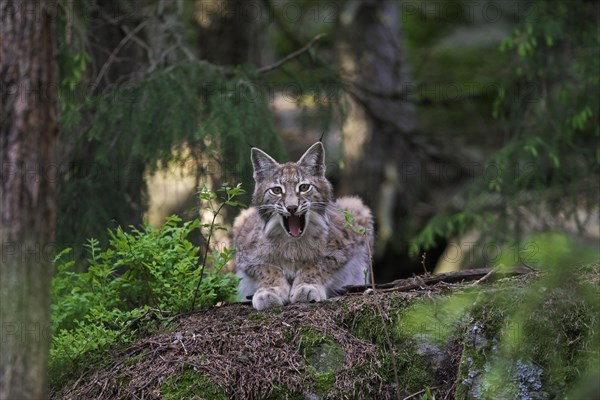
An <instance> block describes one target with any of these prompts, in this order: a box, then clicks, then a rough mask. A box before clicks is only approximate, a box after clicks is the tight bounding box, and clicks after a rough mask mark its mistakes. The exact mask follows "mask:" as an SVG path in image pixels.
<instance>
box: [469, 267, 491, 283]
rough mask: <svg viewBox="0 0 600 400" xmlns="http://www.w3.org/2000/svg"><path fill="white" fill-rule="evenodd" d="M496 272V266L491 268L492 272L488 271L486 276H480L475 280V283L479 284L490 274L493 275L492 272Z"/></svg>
mask: <svg viewBox="0 0 600 400" xmlns="http://www.w3.org/2000/svg"><path fill="white" fill-rule="evenodd" d="M494 272H496V268H490V272H488V273H487V274H485V275H484V276H482V277H481V278H479V279H477V280H476V281H475V282H473V285H479V284H480V283H481V282H483V281H485V280H486V279H488V278H489V277H490V276H492V274H493V273H494Z"/></svg>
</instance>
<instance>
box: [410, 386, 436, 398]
mask: <svg viewBox="0 0 600 400" xmlns="http://www.w3.org/2000/svg"><path fill="white" fill-rule="evenodd" d="M435 389H437V386H434V387H431V388H429V390H435ZM425 391H427V389H421V390H419V391H418V392H416V393H413V394H411V395H410V396H406V397H405V398H403V399H402V400H409V399H412V398H413V397H415V396H418V395H420V394H423V393H425Z"/></svg>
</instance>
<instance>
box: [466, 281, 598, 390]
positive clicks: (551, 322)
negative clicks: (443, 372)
mask: <svg viewBox="0 0 600 400" xmlns="http://www.w3.org/2000/svg"><path fill="white" fill-rule="evenodd" d="M582 280H584V279H581V276H579V271H577V270H571V271H568V273H566V274H565V273H562V272H553V273H550V274H546V275H544V277H543V279H540V280H539V281H538V282H537V283H535V284H534V285H532V286H531V287H529V288H528V289H524V288H519V287H513V288H504V289H494V290H486V291H484V292H482V294H481V296H480V298H479V299H478V301H477V303H476V304H475V305H474V307H473V308H472V310H471V313H470V314H471V315H470V319H469V321H468V322H467V324H466V325H465V329H464V339H463V352H462V357H461V361H460V368H459V372H458V377H457V381H456V384H457V385H456V393H455V397H456V398H458V399H464V398H472V397H485V398H487V397H493V398H499V397H501V398H522V399H536V398H547V397H555V396H557V395H559V394H563V393H565V392H566V391H567V390H568V389H569V388H571V387H573V386H574V385H576V383H577V382H578V381H580V380H581V379H582V375H583V374H584V373H585V371H588V370H590V365H593V363H594V362H595V363H597V359H598V354H600V344H599V343H598V333H597V332H598V315H600V304H599V300H598V290H597V288H593V287H591V286H590V285H587V284H585V283H582V282H581V281H582ZM590 354H591V355H592V356H590ZM590 358H591V359H592V360H593V361H590Z"/></svg>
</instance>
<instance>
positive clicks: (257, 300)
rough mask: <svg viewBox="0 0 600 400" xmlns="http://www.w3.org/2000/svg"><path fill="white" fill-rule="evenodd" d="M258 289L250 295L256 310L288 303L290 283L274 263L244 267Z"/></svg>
mask: <svg viewBox="0 0 600 400" xmlns="http://www.w3.org/2000/svg"><path fill="white" fill-rule="evenodd" d="M245 272H246V274H247V275H248V276H250V277H252V278H253V279H254V280H255V282H256V286H257V287H258V289H257V290H256V292H255V293H254V295H253V296H252V306H254V308H256V309H257V310H266V309H268V308H272V307H280V306H283V305H285V304H287V303H289V296H290V285H289V283H288V282H287V280H286V279H285V276H284V274H283V271H282V270H281V268H279V267H276V266H274V265H259V266H252V267H249V268H247V269H246V271H245Z"/></svg>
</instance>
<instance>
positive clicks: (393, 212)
mask: <svg viewBox="0 0 600 400" xmlns="http://www.w3.org/2000/svg"><path fill="white" fill-rule="evenodd" d="M338 24H339V27H340V29H338V31H337V32H338V35H337V47H338V57H339V66H340V70H341V72H342V75H343V78H344V79H345V80H346V81H347V82H349V83H350V86H349V91H350V93H351V94H352V98H351V99H350V102H349V104H350V109H349V112H348V118H347V120H346V122H345V126H344V129H343V132H344V134H343V143H342V151H343V157H344V160H345V168H344V170H343V171H342V174H341V181H340V187H339V189H338V190H340V191H341V192H342V193H354V194H360V195H361V196H362V197H364V198H365V199H366V200H367V202H368V203H369V204H370V205H371V206H372V207H373V209H374V210H375V214H376V215H375V218H376V221H377V226H378V239H377V243H376V246H377V249H376V250H377V251H376V253H377V254H378V255H379V256H381V255H382V254H391V255H392V257H393V258H397V257H398V255H399V254H406V248H405V247H402V245H401V244H402V243H404V244H406V243H407V241H408V239H407V238H406V237H404V238H398V233H397V232H403V231H405V230H403V229H400V228H399V227H398V221H402V220H403V218H405V216H406V214H407V210H408V209H409V208H410V207H411V206H412V205H413V203H414V202H415V198H416V196H417V194H418V190H419V188H418V182H417V181H416V179H409V180H407V179H405V178H406V177H403V176H402V170H403V168H404V166H405V165H416V164H418V162H419V159H418V157H417V155H416V154H415V151H414V149H413V148H411V143H410V135H411V134H412V133H414V130H415V128H416V122H417V121H416V113H415V107H414V104H412V103H411V102H410V101H409V99H408V98H407V96H406V94H405V93H404V92H405V91H404V88H405V87H406V86H407V84H408V83H410V78H409V71H408V65H407V63H406V60H405V55H404V53H405V50H404V44H403V38H402V34H401V30H400V18H399V14H398V4H397V2H396V1H394V0H386V1H374V0H361V1H358V2H349V3H347V4H345V6H344V7H343V8H342V9H341V10H340V13H339V19H338ZM409 188H410V189H409ZM394 235H395V236H396V237H393V236H394ZM398 244H400V247H401V248H389V246H392V247H393V246H396V247H397V246H398ZM379 278H380V279H381V278H384V277H382V276H381V274H379ZM390 278H391V277H390ZM385 279H388V277H385Z"/></svg>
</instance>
